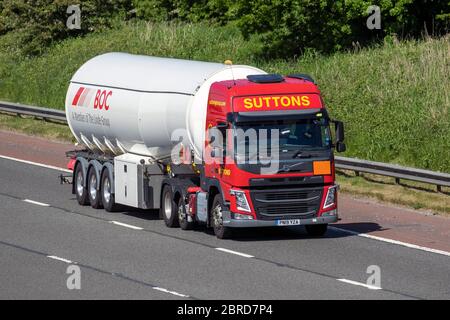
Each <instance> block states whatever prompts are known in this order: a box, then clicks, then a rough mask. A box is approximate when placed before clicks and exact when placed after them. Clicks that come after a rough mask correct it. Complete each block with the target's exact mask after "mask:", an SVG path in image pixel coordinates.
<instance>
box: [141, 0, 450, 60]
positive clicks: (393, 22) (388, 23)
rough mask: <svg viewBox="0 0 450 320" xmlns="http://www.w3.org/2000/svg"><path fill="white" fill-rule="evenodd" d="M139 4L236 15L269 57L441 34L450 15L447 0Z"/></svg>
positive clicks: (151, 15)
mask: <svg viewBox="0 0 450 320" xmlns="http://www.w3.org/2000/svg"><path fill="white" fill-rule="evenodd" d="M134 5H135V7H136V11H137V15H138V17H140V18H145V19H151V20H157V21H162V20H171V19H180V20H187V21H191V22H197V21H201V20H209V21H212V22H218V23H222V24H223V23H227V22H229V21H237V24H238V26H239V27H240V29H241V31H242V33H243V34H244V36H245V37H249V36H250V35H252V34H260V35H261V36H262V39H263V42H264V44H265V48H266V50H265V53H266V56H268V57H274V56H281V57H286V56H288V57H292V56H295V55H299V54H301V53H303V52H305V51H308V50H309V49H313V50H316V51H320V52H333V51H337V50H340V49H344V48H351V47H352V46H354V45H355V44H356V45H361V46H362V45H365V44H368V43H371V42H373V41H375V40H382V39H383V38H385V37H386V36H390V37H392V36H397V37H401V38H407V37H416V38H417V37H420V36H421V35H422V34H423V33H430V34H434V35H441V34H444V33H446V32H447V31H448V30H449V29H448V26H449V21H450V2H449V1H448V0H447V1H437V0H435V1H430V0H399V1H393V0H254V1H248V0H236V1H231V0H197V1H195V0H144V1H141V0H139V1H138V0H134ZM371 5H378V6H379V7H380V9H381V24H382V28H381V30H377V29H374V30H369V29H368V28H367V24H366V22H367V19H368V17H369V15H370V14H371V13H369V12H368V8H369V7H370V6H371Z"/></svg>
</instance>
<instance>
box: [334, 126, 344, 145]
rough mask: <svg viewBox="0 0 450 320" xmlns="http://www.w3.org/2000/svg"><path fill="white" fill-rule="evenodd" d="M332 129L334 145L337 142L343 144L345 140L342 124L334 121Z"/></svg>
mask: <svg viewBox="0 0 450 320" xmlns="http://www.w3.org/2000/svg"><path fill="white" fill-rule="evenodd" d="M334 128H335V130H336V143H337V142H344V139H345V135H344V123H343V122H342V121H335V122H334Z"/></svg>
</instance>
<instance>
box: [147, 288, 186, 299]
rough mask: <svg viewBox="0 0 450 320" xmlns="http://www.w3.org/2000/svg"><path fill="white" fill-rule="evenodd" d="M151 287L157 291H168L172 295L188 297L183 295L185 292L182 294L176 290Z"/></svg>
mask: <svg viewBox="0 0 450 320" xmlns="http://www.w3.org/2000/svg"><path fill="white" fill-rule="evenodd" d="M153 289H154V290H157V291H161V292H165V293H170V294H173V295H174V296H178V297H183V298H189V296H188V295H185V294H182V293H178V292H175V291H170V290H167V289H164V288H160V287H153Z"/></svg>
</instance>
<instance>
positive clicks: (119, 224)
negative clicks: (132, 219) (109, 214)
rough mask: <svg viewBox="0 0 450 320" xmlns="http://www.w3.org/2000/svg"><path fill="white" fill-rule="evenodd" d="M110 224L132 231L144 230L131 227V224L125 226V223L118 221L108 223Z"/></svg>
mask: <svg viewBox="0 0 450 320" xmlns="http://www.w3.org/2000/svg"><path fill="white" fill-rule="evenodd" d="M110 223H113V224H116V225H118V226H122V227H125V228H130V229H134V230H144V228H141V227H136V226H132V225H131V224H126V223H122V222H118V221H110Z"/></svg>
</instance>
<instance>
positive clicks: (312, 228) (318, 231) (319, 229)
mask: <svg viewBox="0 0 450 320" xmlns="http://www.w3.org/2000/svg"><path fill="white" fill-rule="evenodd" d="M305 228H306V232H307V233H308V235H310V236H312V237H321V236H323V235H324V234H325V232H327V228H328V225H327V224H310V225H306V226H305Z"/></svg>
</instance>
